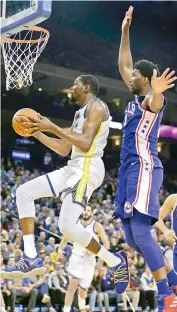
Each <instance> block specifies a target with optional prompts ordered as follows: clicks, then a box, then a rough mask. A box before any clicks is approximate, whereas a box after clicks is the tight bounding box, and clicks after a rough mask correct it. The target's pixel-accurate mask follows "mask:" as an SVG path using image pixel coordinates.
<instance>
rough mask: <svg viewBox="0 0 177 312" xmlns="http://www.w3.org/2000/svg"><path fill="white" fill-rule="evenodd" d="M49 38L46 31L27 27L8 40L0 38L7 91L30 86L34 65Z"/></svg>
mask: <svg viewBox="0 0 177 312" xmlns="http://www.w3.org/2000/svg"><path fill="white" fill-rule="evenodd" d="M24 32H25V34H24ZM23 34H24V36H23ZM38 34H39V36H38V38H37V39H36V35H38ZM22 36H23V39H22ZM49 36H50V33H49V31H48V30H46V29H44V28H42V27H38V26H29V27H27V28H26V30H24V31H22V32H19V33H17V34H15V35H12V36H10V37H8V38H0V42H1V45H2V53H3V57H4V65H5V72H6V89H7V90H10V89H14V88H17V89H21V88H23V87H27V86H31V85H32V83H33V78H32V73H33V67H34V64H35V63H36V61H37V59H38V57H39V56H40V54H41V52H42V51H43V49H44V48H45V46H46V44H47V42H48V39H49Z"/></svg>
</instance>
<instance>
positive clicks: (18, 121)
mask: <svg viewBox="0 0 177 312" xmlns="http://www.w3.org/2000/svg"><path fill="white" fill-rule="evenodd" d="M27 116H29V117H35V118H39V116H38V113H37V112H36V111H35V110H34V109H31V108H23V109H20V110H18V111H17V112H16V113H15V115H14V116H13V119H12V127H13V128H14V130H15V132H16V133H18V134H19V135H21V136H26V137H28V136H30V135H31V134H29V133H28V131H25V129H27V128H28V125H25V127H24V122H30V120H29V118H28V117H27Z"/></svg>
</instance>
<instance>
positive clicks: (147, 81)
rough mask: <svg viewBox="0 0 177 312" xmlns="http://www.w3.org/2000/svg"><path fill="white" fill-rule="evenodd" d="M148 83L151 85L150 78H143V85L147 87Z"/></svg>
mask: <svg viewBox="0 0 177 312" xmlns="http://www.w3.org/2000/svg"><path fill="white" fill-rule="evenodd" d="M147 83H149V79H148V77H143V85H146V84H147Z"/></svg>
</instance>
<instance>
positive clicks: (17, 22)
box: [0, 0, 52, 38]
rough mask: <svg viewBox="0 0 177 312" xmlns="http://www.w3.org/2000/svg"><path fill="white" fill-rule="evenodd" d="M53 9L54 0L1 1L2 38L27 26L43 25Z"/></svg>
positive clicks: (0, 22)
mask: <svg viewBox="0 0 177 312" xmlns="http://www.w3.org/2000/svg"><path fill="white" fill-rule="evenodd" d="M51 9H52V0H25V1H17V0H14V1H8V0H1V17H0V31H1V37H2V38H6V37H9V36H11V35H13V34H15V33H18V32H20V31H22V30H24V29H26V27H27V26H33V25H37V24H39V23H41V22H42V21H44V20H45V19H47V18H49V17H50V15H51Z"/></svg>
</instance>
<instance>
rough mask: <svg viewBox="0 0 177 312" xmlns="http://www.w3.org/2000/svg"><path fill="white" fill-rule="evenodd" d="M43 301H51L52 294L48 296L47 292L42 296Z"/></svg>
mask: <svg viewBox="0 0 177 312" xmlns="http://www.w3.org/2000/svg"><path fill="white" fill-rule="evenodd" d="M41 301H42V303H46V302H49V301H50V296H48V295H47V294H45V295H44V296H43V298H42V300H41Z"/></svg>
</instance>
